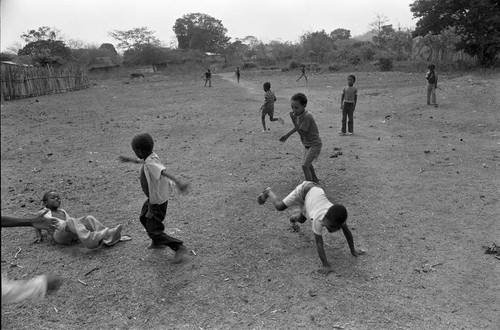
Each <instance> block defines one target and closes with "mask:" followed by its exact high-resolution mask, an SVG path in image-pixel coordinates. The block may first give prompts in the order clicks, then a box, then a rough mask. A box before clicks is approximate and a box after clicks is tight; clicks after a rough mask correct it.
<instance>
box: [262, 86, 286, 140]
mask: <svg viewBox="0 0 500 330" xmlns="http://www.w3.org/2000/svg"><path fill="white" fill-rule="evenodd" d="M264 92H266V93H265V94H264V104H263V105H262V106H261V107H260V111H261V112H262V117H261V119H262V127H264V130H263V131H262V132H266V115H269V120H270V121H279V122H280V124H281V125H283V124H284V123H285V122H284V121H283V119H282V118H281V117H278V118H274V102H276V95H275V94H274V92H273V91H272V90H271V83H270V82H268V81H266V82H265V83H264Z"/></svg>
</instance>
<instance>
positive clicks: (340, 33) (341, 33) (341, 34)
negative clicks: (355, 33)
mask: <svg viewBox="0 0 500 330" xmlns="http://www.w3.org/2000/svg"><path fill="white" fill-rule="evenodd" d="M330 38H332V39H333V40H347V39H349V38H351V30H347V29H335V30H333V31H332V32H330Z"/></svg>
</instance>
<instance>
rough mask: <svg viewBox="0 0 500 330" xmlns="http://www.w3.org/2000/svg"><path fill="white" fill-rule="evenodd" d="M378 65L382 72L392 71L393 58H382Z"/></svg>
mask: <svg viewBox="0 0 500 330" xmlns="http://www.w3.org/2000/svg"><path fill="white" fill-rule="evenodd" d="M378 65H379V67H380V71H391V70H392V67H393V65H392V58H389V57H381V58H379V59H378Z"/></svg>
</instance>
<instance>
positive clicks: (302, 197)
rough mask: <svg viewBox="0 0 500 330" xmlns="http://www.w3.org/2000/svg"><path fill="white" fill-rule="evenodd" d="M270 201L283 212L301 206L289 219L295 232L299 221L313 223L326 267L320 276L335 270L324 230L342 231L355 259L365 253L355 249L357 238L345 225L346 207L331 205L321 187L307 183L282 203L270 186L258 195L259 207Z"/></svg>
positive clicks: (313, 229) (322, 269)
mask: <svg viewBox="0 0 500 330" xmlns="http://www.w3.org/2000/svg"><path fill="white" fill-rule="evenodd" d="M267 198H270V199H271V202H272V203H273V206H274V207H275V209H276V210H278V211H284V210H286V209H287V208H289V207H292V206H298V207H299V208H300V212H299V213H297V214H296V215H294V216H292V217H290V223H291V225H292V229H293V230H294V231H299V230H300V226H299V225H298V224H297V222H299V223H304V222H305V221H306V220H308V219H309V220H310V221H311V226H312V231H313V232H314V238H315V240H316V248H317V249H318V254H319V258H320V259H321V262H322V264H323V268H321V269H320V270H319V272H320V273H321V274H323V275H328V274H329V273H331V272H332V271H333V270H332V268H331V266H330V263H329V262H328V260H327V258H326V253H325V249H324V247H323V244H324V243H323V231H324V229H325V228H326V230H327V231H328V232H329V233H333V232H336V231H338V230H340V229H342V232H343V233H344V236H345V238H346V239H347V244H349V249H350V250H351V254H352V255H353V256H355V257H357V256H358V255H362V254H364V253H365V251H363V250H356V249H355V248H354V239H353V237H352V233H351V231H350V229H349V227H348V226H347V224H346V221H347V210H346V208H345V207H344V206H342V205H340V204H335V205H334V204H332V203H331V202H330V201H329V200H328V198H327V197H326V194H325V191H324V190H323V188H321V187H320V186H319V185H318V184H316V183H314V182H310V181H304V182H302V183H301V184H299V185H298V186H297V187H296V188H295V189H294V190H293V191H292V192H291V193H290V194H288V196H286V197H285V198H284V199H283V200H281V199H279V198H278V196H276V194H275V193H274V192H273V191H272V190H271V188H270V187H267V188H266V189H264V191H263V192H262V193H261V194H259V196H258V198H257V200H258V202H259V204H261V205H262V204H264V203H265V202H266V200H267Z"/></svg>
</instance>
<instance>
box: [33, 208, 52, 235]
mask: <svg viewBox="0 0 500 330" xmlns="http://www.w3.org/2000/svg"><path fill="white" fill-rule="evenodd" d="M47 212H49V210H45V211H44V212H43V213H41V214H40V215H38V216H37V217H36V218H34V219H33V220H32V221H31V226H33V227H35V228H36V229H45V230H47V229H56V228H57V225H58V223H59V220H57V219H56V218H45V217H44V215H45V214H47Z"/></svg>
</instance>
